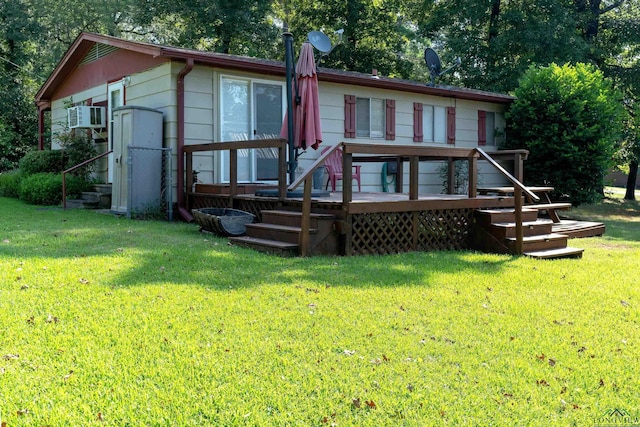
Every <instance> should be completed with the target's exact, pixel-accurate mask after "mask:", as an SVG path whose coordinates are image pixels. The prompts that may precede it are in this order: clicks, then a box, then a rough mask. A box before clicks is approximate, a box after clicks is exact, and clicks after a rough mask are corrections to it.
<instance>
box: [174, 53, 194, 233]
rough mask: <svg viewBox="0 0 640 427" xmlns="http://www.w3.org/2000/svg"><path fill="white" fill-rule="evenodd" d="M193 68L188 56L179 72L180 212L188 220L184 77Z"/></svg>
mask: <svg viewBox="0 0 640 427" xmlns="http://www.w3.org/2000/svg"><path fill="white" fill-rule="evenodd" d="M191 70H193V59H192V58H187V63H186V64H185V66H184V68H183V69H182V70H180V72H179V73H178V162H177V163H178V180H177V181H178V182H177V186H178V213H179V214H180V216H181V217H182V218H183V219H184V220H185V221H187V222H191V221H193V216H191V214H190V213H189V211H188V210H187V208H186V205H185V200H184V196H185V194H184V192H185V189H184V79H185V77H186V76H187V74H189V73H190V72H191Z"/></svg>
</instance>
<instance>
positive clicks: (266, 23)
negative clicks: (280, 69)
mask: <svg viewBox="0 0 640 427" xmlns="http://www.w3.org/2000/svg"><path fill="white" fill-rule="evenodd" d="M271 8H272V0H213V1H212V0H189V1H182V2H167V1H166V0H149V1H147V2H145V5H144V8H139V9H137V11H136V14H135V19H136V22H137V23H138V24H139V26H140V27H141V28H146V29H147V32H146V33H145V34H144V37H145V38H147V39H150V40H152V41H157V42H160V43H166V44H172V45H176V46H181V47H188V48H197V49H202V50H208V51H214V52H221V53H230V54H235V55H247V56H257V57H261V58H266V59H270V58H274V57H275V56H276V55H277V54H278V47H279V42H280V40H279V37H278V30H277V28H276V26H275V24H274V21H273V14H272V13H271ZM141 34H142V32H141Z"/></svg>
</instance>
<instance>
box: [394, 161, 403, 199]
mask: <svg viewBox="0 0 640 427" xmlns="http://www.w3.org/2000/svg"><path fill="white" fill-rule="evenodd" d="M396 164H397V168H396V169H397V172H398V173H396V193H402V192H403V191H404V162H403V161H402V158H401V157H398V160H396Z"/></svg>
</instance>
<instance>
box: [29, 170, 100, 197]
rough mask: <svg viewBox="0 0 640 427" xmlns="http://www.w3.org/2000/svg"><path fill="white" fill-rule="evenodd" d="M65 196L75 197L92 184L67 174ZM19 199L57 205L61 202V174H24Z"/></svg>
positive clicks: (88, 188)
mask: <svg viewBox="0 0 640 427" xmlns="http://www.w3.org/2000/svg"><path fill="white" fill-rule="evenodd" d="M66 184H67V197H76V196H78V195H79V194H80V193H81V192H83V191H87V190H90V189H91V187H92V184H91V183H89V182H87V181H86V180H84V179H83V178H80V177H76V176H67V182H66ZM20 199H22V200H24V201H25V202H27V203H31V204H34V205H57V204H59V203H60V202H62V175H60V174H57V173H36V174H33V175H29V176H26V177H24V178H23V179H22V182H21V184H20Z"/></svg>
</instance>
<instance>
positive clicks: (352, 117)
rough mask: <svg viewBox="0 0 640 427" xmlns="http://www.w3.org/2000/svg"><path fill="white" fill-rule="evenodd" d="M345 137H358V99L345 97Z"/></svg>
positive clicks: (353, 96) (349, 96) (350, 96)
mask: <svg viewBox="0 0 640 427" xmlns="http://www.w3.org/2000/svg"><path fill="white" fill-rule="evenodd" d="M344 137H345V138H355V137H356V97H355V95H345V96H344Z"/></svg>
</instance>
